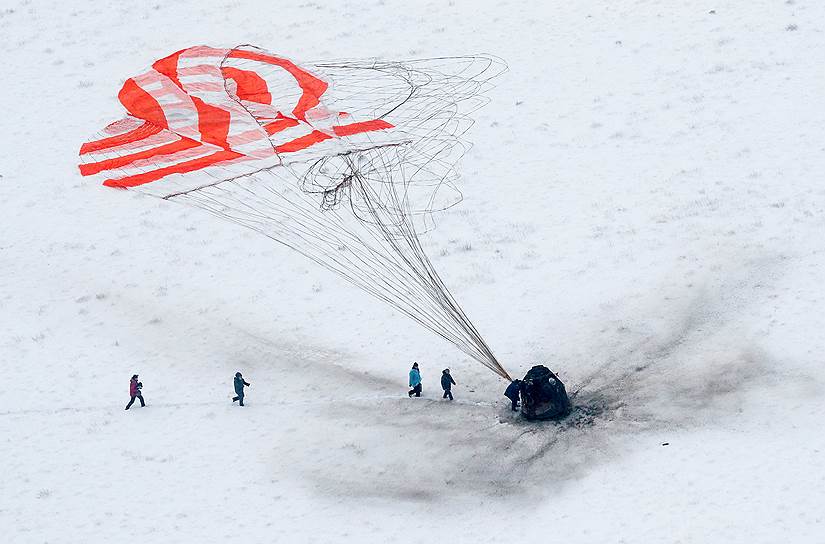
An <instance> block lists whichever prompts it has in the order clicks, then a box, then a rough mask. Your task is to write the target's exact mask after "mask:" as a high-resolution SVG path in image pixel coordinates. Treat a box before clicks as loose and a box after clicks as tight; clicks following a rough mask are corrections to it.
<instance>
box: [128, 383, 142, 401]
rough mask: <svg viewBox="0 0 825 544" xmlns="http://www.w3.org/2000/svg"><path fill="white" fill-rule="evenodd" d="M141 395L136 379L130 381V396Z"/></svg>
mask: <svg viewBox="0 0 825 544" xmlns="http://www.w3.org/2000/svg"><path fill="white" fill-rule="evenodd" d="M138 395H140V389H138V381H137V380H135V379H131V380H129V396H130V397H136V396H138Z"/></svg>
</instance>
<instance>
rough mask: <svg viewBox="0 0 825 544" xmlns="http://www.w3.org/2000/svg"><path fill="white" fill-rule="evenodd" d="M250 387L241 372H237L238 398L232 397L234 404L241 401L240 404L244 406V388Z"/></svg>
mask: <svg viewBox="0 0 825 544" xmlns="http://www.w3.org/2000/svg"><path fill="white" fill-rule="evenodd" d="M245 385H246V386H249V384H248V383H247V382H246V381H245V380H244V379H243V376H242V375H241V373H240V372H235V394H236V395H237V396H236V397H232V402H235V401H240V402H239V404H240V405H241V406H243V388H244V386H245Z"/></svg>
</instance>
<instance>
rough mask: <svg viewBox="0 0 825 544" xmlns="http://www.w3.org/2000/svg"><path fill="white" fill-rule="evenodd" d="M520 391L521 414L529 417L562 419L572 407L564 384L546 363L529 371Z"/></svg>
mask: <svg viewBox="0 0 825 544" xmlns="http://www.w3.org/2000/svg"><path fill="white" fill-rule="evenodd" d="M520 393H521V415H523V416H524V417H525V418H527V419H560V418H563V417H564V416H566V415H568V414H570V411H571V409H572V406H571V404H570V398H569V397H568V396H567V390H566V389H565V388H564V384H563V383H561V380H559V377H558V376H556V375H555V374H553V372H552V371H551V370H550V369H549V368H547V367H546V366H544V365H536V366H534V367H533V368H531V369H530V370H529V371H528V372H527V374H526V375H525V376H524V379H523V380H522V381H521V391H520Z"/></svg>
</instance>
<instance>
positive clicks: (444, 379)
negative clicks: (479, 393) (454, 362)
mask: <svg viewBox="0 0 825 544" xmlns="http://www.w3.org/2000/svg"><path fill="white" fill-rule="evenodd" d="M454 385H455V380H454V379H453V377H452V376H450V375H449V374H447V373H446V372H444V373H442V374H441V388H442V389H443V390H444V391H449V390H450V388H452V386H454Z"/></svg>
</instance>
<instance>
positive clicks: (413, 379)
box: [410, 368, 421, 387]
mask: <svg viewBox="0 0 825 544" xmlns="http://www.w3.org/2000/svg"><path fill="white" fill-rule="evenodd" d="M420 383H421V372H419V371H418V369H417V368H413V369H412V370H410V387H415V386H416V385H418V384H420Z"/></svg>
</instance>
